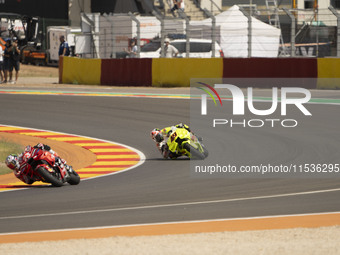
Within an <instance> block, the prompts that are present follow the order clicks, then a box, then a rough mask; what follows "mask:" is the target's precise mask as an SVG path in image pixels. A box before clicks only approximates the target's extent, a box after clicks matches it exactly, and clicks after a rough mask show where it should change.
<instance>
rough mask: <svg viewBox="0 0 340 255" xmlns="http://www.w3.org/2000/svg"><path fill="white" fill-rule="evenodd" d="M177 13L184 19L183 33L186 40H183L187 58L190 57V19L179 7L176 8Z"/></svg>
mask: <svg viewBox="0 0 340 255" xmlns="http://www.w3.org/2000/svg"><path fill="white" fill-rule="evenodd" d="M178 14H179V16H180V17H181V18H182V19H185V33H186V41H185V55H186V57H187V58H189V57H190V27H189V26H190V19H189V18H188V16H187V15H186V14H185V13H184V11H182V10H181V9H179V10H178Z"/></svg>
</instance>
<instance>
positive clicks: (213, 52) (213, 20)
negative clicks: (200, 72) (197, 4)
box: [203, 8, 216, 58]
mask: <svg viewBox="0 0 340 255" xmlns="http://www.w3.org/2000/svg"><path fill="white" fill-rule="evenodd" d="M203 11H204V12H205V14H206V15H207V16H208V17H209V18H211V25H212V27H211V29H212V31H211V50H212V53H211V57H212V58H214V57H215V43H216V18H215V16H214V15H213V14H212V13H211V12H210V11H208V10H207V9H206V8H204V10H203Z"/></svg>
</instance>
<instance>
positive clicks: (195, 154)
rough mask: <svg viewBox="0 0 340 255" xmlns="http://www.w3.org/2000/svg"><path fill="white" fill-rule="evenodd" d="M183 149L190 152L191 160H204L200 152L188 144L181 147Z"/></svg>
mask: <svg viewBox="0 0 340 255" xmlns="http://www.w3.org/2000/svg"><path fill="white" fill-rule="evenodd" d="M183 147H184V149H186V150H187V151H189V152H190V155H191V157H190V158H191V159H201V160H202V159H205V156H204V154H202V153H201V152H200V151H198V150H196V149H195V148H194V147H192V146H191V145H190V144H189V143H186V144H184V145H183Z"/></svg>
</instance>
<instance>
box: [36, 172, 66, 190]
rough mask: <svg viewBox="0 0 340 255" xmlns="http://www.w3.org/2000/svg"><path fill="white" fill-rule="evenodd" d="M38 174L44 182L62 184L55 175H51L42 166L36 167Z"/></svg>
mask: <svg viewBox="0 0 340 255" xmlns="http://www.w3.org/2000/svg"><path fill="white" fill-rule="evenodd" d="M37 172H38V174H39V175H40V176H41V177H42V179H43V181H44V182H48V183H51V184H52V185H53V186H54V187H61V186H63V185H64V184H63V182H62V181H61V180H59V179H58V178H57V177H55V176H53V175H52V174H51V173H50V172H49V171H47V170H46V169H45V168H43V167H39V168H38V169H37Z"/></svg>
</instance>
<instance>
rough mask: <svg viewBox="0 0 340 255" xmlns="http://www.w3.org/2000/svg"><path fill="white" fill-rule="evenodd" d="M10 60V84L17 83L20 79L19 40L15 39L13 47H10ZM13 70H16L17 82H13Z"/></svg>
mask: <svg viewBox="0 0 340 255" xmlns="http://www.w3.org/2000/svg"><path fill="white" fill-rule="evenodd" d="M9 52H10V59H9V80H10V83H12V84H13V83H16V82H17V81H18V77H19V70H20V50H19V48H18V39H17V38H16V37H14V38H13V43H12V46H11V47H10V50H9ZM13 68H14V69H15V81H13V79H12V76H13Z"/></svg>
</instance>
